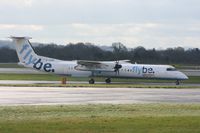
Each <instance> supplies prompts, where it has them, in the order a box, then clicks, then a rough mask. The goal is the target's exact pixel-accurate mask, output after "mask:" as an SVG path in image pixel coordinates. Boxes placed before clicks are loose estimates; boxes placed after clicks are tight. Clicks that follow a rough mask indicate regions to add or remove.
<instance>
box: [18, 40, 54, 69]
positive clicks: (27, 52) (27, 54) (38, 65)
mask: <svg viewBox="0 0 200 133" xmlns="http://www.w3.org/2000/svg"><path fill="white" fill-rule="evenodd" d="M19 53H20V54H21V55H22V57H23V60H24V62H25V65H27V66H29V65H31V64H33V68H35V69H37V70H44V71H45V72H54V71H55V70H54V69H53V68H52V64H51V63H46V62H45V63H44V62H42V59H40V58H39V59H37V58H36V57H34V54H33V50H32V49H30V45H28V44H24V45H23V46H22V48H21V50H20V52H19Z"/></svg>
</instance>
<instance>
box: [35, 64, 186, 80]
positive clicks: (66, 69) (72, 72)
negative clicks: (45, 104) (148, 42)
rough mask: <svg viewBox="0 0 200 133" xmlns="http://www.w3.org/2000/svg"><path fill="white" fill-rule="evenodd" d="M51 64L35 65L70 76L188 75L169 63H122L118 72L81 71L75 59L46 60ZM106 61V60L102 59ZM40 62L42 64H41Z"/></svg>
mask: <svg viewBox="0 0 200 133" xmlns="http://www.w3.org/2000/svg"><path fill="white" fill-rule="evenodd" d="M48 63H49V64H51V65H46V66H51V67H48V68H45V64H46V62H45V63H44V62H42V63H38V64H37V65H36V66H37V67H38V68H39V69H37V70H41V71H44V72H49V73H52V74H57V75H63V76H72V77H91V76H99V77H116V78H155V79H176V80H185V79H188V77H187V76H186V75H185V74H183V73H182V72H180V71H177V70H176V69H175V68H174V67H172V66H170V65H146V64H131V63H123V64H121V65H122V68H121V69H119V72H118V73H116V72H114V71H110V72H106V71H98V70H96V71H83V70H77V69H76V66H77V65H78V64H77V61H61V60H57V61H53V62H51V61H50V62H48ZM104 63H106V61H104ZM41 64H42V66H41ZM111 64H114V62H112V63H111V62H108V65H111Z"/></svg>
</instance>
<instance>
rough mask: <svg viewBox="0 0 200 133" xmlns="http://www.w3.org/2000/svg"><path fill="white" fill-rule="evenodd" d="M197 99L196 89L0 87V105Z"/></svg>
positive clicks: (198, 97)
mask: <svg viewBox="0 0 200 133" xmlns="http://www.w3.org/2000/svg"><path fill="white" fill-rule="evenodd" d="M131 103H200V89H156V88H155V89H153V88H151V89H150V88H64V87H0V105H1V106H7V105H55V104H56V105H57V104H131Z"/></svg>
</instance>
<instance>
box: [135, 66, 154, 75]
mask: <svg viewBox="0 0 200 133" xmlns="http://www.w3.org/2000/svg"><path fill="white" fill-rule="evenodd" d="M132 71H133V73H135V74H136V75H141V76H143V77H153V76H154V74H155V71H154V69H153V68H152V67H150V66H138V65H137V66H135V65H134V66H133V67H132Z"/></svg>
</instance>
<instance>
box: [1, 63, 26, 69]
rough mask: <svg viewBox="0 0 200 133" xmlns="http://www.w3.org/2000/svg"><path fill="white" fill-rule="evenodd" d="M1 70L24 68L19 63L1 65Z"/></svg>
mask: <svg viewBox="0 0 200 133" xmlns="http://www.w3.org/2000/svg"><path fill="white" fill-rule="evenodd" d="M0 68H24V67H23V66H20V65H18V64H17V63H0Z"/></svg>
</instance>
